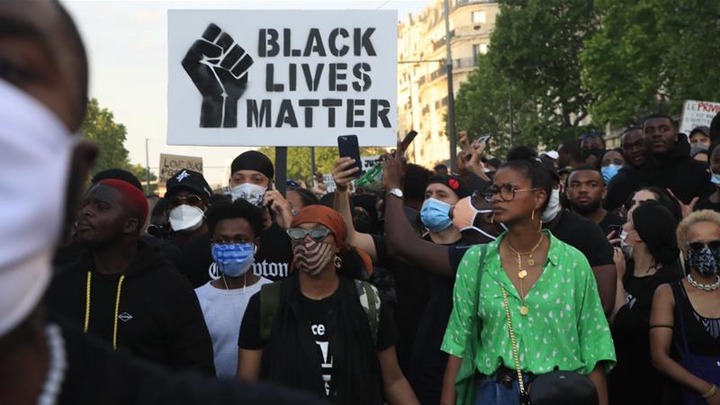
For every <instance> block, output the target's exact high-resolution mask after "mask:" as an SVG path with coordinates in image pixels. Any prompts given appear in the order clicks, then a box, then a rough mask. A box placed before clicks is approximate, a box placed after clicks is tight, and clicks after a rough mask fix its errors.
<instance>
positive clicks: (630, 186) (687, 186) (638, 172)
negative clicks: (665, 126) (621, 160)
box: [604, 136, 714, 210]
mask: <svg viewBox="0 0 720 405" xmlns="http://www.w3.org/2000/svg"><path fill="white" fill-rule="evenodd" d="M651 186H654V187H660V188H663V189H666V188H669V189H670V190H672V192H673V193H674V194H675V196H677V198H678V199H680V201H682V202H683V203H685V204H688V203H690V201H691V200H692V199H693V198H694V197H700V198H701V199H702V198H703V197H705V196H707V195H709V194H711V193H712V192H713V191H714V189H713V186H712V183H710V173H708V171H707V168H706V167H705V166H704V165H703V164H702V163H700V162H698V161H696V160H694V159H693V158H691V157H690V145H689V144H688V142H687V139H686V138H685V137H682V136H681V137H678V141H677V142H676V143H675V147H674V148H673V149H672V150H671V151H670V152H668V153H667V154H666V155H664V156H657V155H655V156H651V157H650V158H649V159H648V161H647V162H646V163H645V164H644V165H643V166H642V167H640V168H632V167H629V166H625V167H623V168H622V169H620V171H619V172H618V174H617V175H616V176H615V177H613V179H612V180H611V181H610V184H609V185H608V195H607V197H606V199H605V205H604V206H605V209H607V210H613V209H615V208H617V207H619V206H620V205H622V204H624V203H625V202H626V201H627V200H628V199H629V198H630V196H632V194H633V193H634V192H635V191H637V190H639V189H640V188H643V187H651Z"/></svg>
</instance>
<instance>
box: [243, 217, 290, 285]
mask: <svg viewBox="0 0 720 405" xmlns="http://www.w3.org/2000/svg"><path fill="white" fill-rule="evenodd" d="M292 258H293V256H292V246H291V244H290V237H289V236H288V235H287V233H285V230H284V229H282V228H281V227H280V226H279V225H277V224H276V223H274V222H273V224H272V226H271V227H270V228H268V229H265V230H263V231H262V233H260V249H258V252H257V254H256V255H255V263H253V274H255V275H256V276H262V277H265V278H267V279H270V280H272V281H279V280H284V279H286V278H287V276H288V275H289V274H290V263H291V262H292Z"/></svg>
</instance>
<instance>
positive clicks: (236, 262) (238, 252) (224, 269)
mask: <svg viewBox="0 0 720 405" xmlns="http://www.w3.org/2000/svg"><path fill="white" fill-rule="evenodd" d="M211 251H212V258H213V260H214V261H215V264H216V265H217V267H218V270H220V272H221V273H223V274H224V275H226V276H228V277H240V276H242V275H243V274H245V273H247V271H248V270H249V269H250V268H251V267H252V265H253V262H254V261H255V244H253V243H227V244H226V243H213V244H212V247H211Z"/></svg>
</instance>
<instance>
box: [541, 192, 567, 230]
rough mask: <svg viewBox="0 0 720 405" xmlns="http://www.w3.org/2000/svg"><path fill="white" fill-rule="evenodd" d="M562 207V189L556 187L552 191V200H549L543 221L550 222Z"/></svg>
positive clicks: (542, 217)
mask: <svg viewBox="0 0 720 405" xmlns="http://www.w3.org/2000/svg"><path fill="white" fill-rule="evenodd" d="M561 209H562V207H561V206H560V189H557V188H554V189H553V191H552V193H550V202H548V205H547V207H546V208H545V211H543V213H542V215H541V216H540V219H541V220H542V221H543V222H550V221H552V220H553V219H555V217H556V216H557V215H558V213H560V210H561Z"/></svg>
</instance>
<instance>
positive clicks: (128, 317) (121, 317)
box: [118, 312, 133, 322]
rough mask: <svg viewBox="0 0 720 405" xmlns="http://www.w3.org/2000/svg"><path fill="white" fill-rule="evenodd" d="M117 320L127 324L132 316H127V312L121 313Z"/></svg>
mask: <svg viewBox="0 0 720 405" xmlns="http://www.w3.org/2000/svg"><path fill="white" fill-rule="evenodd" d="M118 319H119V320H121V321H123V322H128V321H130V320H131V319H133V316H132V315H130V314H128V313H127V312H123V313H122V314H120V315H118Z"/></svg>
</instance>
